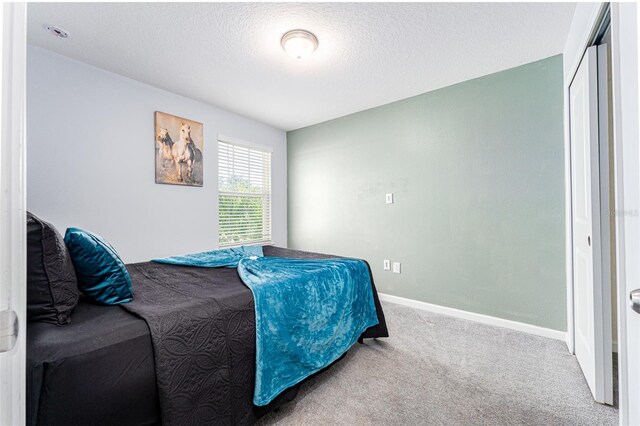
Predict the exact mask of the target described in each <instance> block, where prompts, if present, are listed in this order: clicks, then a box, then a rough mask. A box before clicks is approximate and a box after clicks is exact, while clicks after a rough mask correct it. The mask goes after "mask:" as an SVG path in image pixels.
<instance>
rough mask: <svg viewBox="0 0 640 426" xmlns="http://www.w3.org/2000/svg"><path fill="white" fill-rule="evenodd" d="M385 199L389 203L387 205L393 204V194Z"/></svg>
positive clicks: (389, 194)
mask: <svg viewBox="0 0 640 426" xmlns="http://www.w3.org/2000/svg"><path fill="white" fill-rule="evenodd" d="M385 199H386V201H387V204H393V192H390V193H388V194H387V195H386V196H385Z"/></svg>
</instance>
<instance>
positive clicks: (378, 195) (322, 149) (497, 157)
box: [287, 55, 566, 331]
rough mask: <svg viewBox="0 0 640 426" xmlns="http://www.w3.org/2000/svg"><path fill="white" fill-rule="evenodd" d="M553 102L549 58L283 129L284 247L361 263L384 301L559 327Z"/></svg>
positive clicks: (560, 193)
mask: <svg viewBox="0 0 640 426" xmlns="http://www.w3.org/2000/svg"><path fill="white" fill-rule="evenodd" d="M395 78H401V76H396V77H395ZM562 108H563V100H562V56H560V55H559V56H554V57H551V58H548V59H544V60H541V61H538V62H533V63H530V64H526V65H523V66H519V67H517V68H512V69H509V70H506V71H502V72H498V73H495V74H491V75H488V76H485V77H481V78H477V79H474V80H469V81H465V82H463V83H459V84H456V85H453V86H449V87H445V88H443V89H439V90H435V91H433V92H429V93H425V94H422V95H419V96H415V97H412V98H408V99H404V100H401V101H398V102H394V103H391V104H387V105H383V106H380V107H377V108H373V109H370V110H366V111H362V112H358V113H355V114H352V115H349V116H346V117H342V118H338V119H335V120H331V121H327V122H324V123H320V124H317V125H314V126H310V127H305V128H302V129H298V130H294V131H290V132H288V133H287V145H288V148H287V155H288V234H289V237H288V238H289V240H288V244H289V247H291V248H296V249H303V250H311V251H316V252H324V253H331V254H336V255H343V256H351V257H359V258H363V259H366V260H367V261H368V262H369V263H370V265H371V268H372V271H373V275H374V278H375V282H376V285H377V287H378V291H380V292H381V293H387V294H392V295H396V296H400V297H405V298H410V299H415V300H419V301H423V302H428V303H433V304H437V305H442V306H448V307H451V308H457V309H462V310H465V311H471V312H477V313H480V314H486V315H491V316H495V317H499V318H504V319H508V320H514V321H519V322H524V323H528V324H533V325H537V326H542V327H547V328H551V329H555V330H562V331H564V330H566V287H565V263H564V262H565V251H564V250H565V248H564V241H565V228H564V152H563V122H562V120H563V114H562ZM388 192H393V193H394V204H385V193H388ZM383 259H390V260H391V261H392V262H393V261H399V262H401V263H402V271H401V272H402V273H401V274H394V273H392V272H391V271H384V270H383Z"/></svg>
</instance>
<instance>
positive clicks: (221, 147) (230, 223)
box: [218, 138, 271, 247]
mask: <svg viewBox="0 0 640 426" xmlns="http://www.w3.org/2000/svg"><path fill="white" fill-rule="evenodd" d="M229 139H230V138H225V139H222V138H219V140H218V191H219V210H218V217H219V218H220V239H219V243H220V246H221V247H229V246H237V245H241V244H266V243H270V242H271V152H268V151H267V149H268V148H263V149H264V150H263V149H259V148H250V147H248V145H247V144H239V143H234V142H229V141H228V140H229Z"/></svg>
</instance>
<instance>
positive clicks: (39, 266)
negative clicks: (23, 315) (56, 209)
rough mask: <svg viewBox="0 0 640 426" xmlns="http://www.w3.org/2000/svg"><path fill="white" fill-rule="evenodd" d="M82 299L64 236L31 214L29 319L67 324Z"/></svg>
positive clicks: (28, 245) (28, 270)
mask: <svg viewBox="0 0 640 426" xmlns="http://www.w3.org/2000/svg"><path fill="white" fill-rule="evenodd" d="M78 297H79V292H78V283H77V280H76V273H75V270H74V269H73V263H71V257H70V256H69V252H68V251H67V247H66V246H65V244H64V240H63V239H62V236H61V235H60V233H58V231H57V230H56V229H55V228H54V227H53V226H52V225H50V224H49V223H47V222H45V221H43V220H40V219H39V218H38V217H37V216H35V215H34V214H32V213H29V212H27V319H28V320H29V321H43V322H49V323H53V324H57V325H67V324H69V323H70V322H71V312H73V310H74V309H75V307H76V305H77V304H78Z"/></svg>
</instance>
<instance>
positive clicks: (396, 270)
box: [393, 262, 400, 274]
mask: <svg viewBox="0 0 640 426" xmlns="http://www.w3.org/2000/svg"><path fill="white" fill-rule="evenodd" d="M393 273H394V274H399V273H400V262H393Z"/></svg>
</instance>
